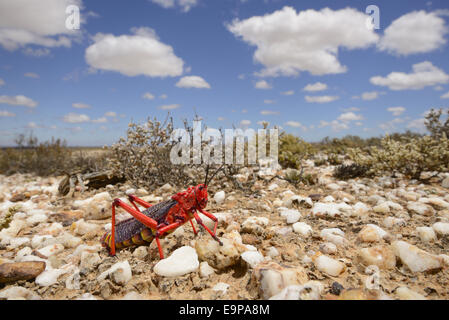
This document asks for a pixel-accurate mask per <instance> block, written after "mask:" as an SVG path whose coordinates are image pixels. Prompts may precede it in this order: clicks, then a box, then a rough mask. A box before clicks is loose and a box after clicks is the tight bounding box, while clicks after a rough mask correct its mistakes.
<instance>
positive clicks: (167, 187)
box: [159, 183, 173, 192]
mask: <svg viewBox="0 0 449 320" xmlns="http://www.w3.org/2000/svg"><path fill="white" fill-rule="evenodd" d="M159 190H160V191H162V192H172V191H173V187H172V186H171V185H170V184H169V183H166V184H164V185H163V186H162V187H160V189H159Z"/></svg>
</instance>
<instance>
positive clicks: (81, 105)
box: [72, 102, 91, 109]
mask: <svg viewBox="0 0 449 320" xmlns="http://www.w3.org/2000/svg"><path fill="white" fill-rule="evenodd" d="M72 107H74V108H76V109H90V108H91V106H90V105H88V104H85V103H81V102H76V103H72Z"/></svg>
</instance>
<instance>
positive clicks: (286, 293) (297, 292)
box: [270, 281, 323, 300]
mask: <svg viewBox="0 0 449 320" xmlns="http://www.w3.org/2000/svg"><path fill="white" fill-rule="evenodd" d="M322 291H323V285H322V284H321V283H319V282H318V281H309V282H307V283H305V284H304V285H303V286H301V285H290V286H288V287H286V288H284V289H283V290H282V291H281V292H279V293H278V294H276V295H274V296H272V297H271V298H270V300H319V299H320V297H321V292H322Z"/></svg>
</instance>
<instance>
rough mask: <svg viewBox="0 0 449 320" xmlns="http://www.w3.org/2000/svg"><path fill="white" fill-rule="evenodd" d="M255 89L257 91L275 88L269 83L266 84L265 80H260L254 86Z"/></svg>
mask: <svg viewBox="0 0 449 320" xmlns="http://www.w3.org/2000/svg"><path fill="white" fill-rule="evenodd" d="M254 87H255V88H256V89H265V90H266V89H271V88H273V87H272V86H271V85H270V84H269V83H268V82H266V81H265V80H260V81H257V82H256V84H255V85H254Z"/></svg>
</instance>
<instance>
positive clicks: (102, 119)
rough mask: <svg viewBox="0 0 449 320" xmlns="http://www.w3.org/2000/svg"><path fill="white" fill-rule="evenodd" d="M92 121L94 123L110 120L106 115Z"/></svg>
mask: <svg viewBox="0 0 449 320" xmlns="http://www.w3.org/2000/svg"><path fill="white" fill-rule="evenodd" d="M92 122H93V123H106V122H108V119H107V118H106V117H101V118H98V119H94V120H92Z"/></svg>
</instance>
